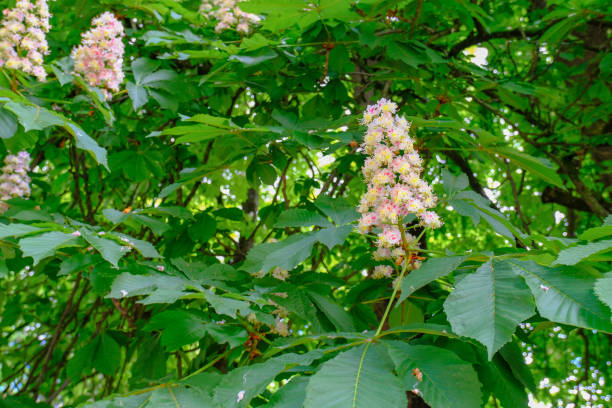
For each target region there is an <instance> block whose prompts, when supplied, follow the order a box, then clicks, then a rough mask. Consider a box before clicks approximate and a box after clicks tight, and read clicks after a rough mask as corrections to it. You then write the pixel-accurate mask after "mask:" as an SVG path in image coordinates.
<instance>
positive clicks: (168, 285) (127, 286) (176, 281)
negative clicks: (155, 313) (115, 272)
mask: <svg viewBox="0 0 612 408" xmlns="http://www.w3.org/2000/svg"><path fill="white" fill-rule="evenodd" d="M188 285H189V286H190V287H194V288H198V289H200V290H203V289H201V287H200V286H199V285H198V284H197V283H196V282H193V281H189V280H187V279H185V278H180V277H178V276H168V275H162V274H147V275H133V274H131V273H128V272H124V273H122V274H121V275H119V276H117V278H116V279H115V280H114V281H113V284H112V287H111V291H110V293H109V294H108V295H106V297H107V298H119V299H120V298H123V297H126V296H140V295H149V296H148V297H146V298H144V299H143V300H141V301H139V303H143V304H152V303H174V302H175V301H176V300H177V299H179V298H181V297H183V296H185V295H186V294H187V293H188V292H186V291H185V289H186V287H187V286H188Z"/></svg>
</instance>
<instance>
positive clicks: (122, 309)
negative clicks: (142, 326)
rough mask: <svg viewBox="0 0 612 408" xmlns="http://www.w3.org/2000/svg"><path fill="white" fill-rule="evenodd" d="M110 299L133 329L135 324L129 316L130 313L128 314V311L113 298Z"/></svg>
mask: <svg viewBox="0 0 612 408" xmlns="http://www.w3.org/2000/svg"><path fill="white" fill-rule="evenodd" d="M111 301H112V302H113V305H114V306H115V309H117V310H118V311H119V313H121V315H122V316H123V317H125V320H127V322H128V323H129V325H130V327H131V328H132V329H133V328H135V327H136V325H135V324H134V320H132V318H131V317H130V315H129V314H128V312H127V311H126V310H125V309H124V308H122V307H121V304H120V303H119V301H118V300H117V299H115V298H112V299H111Z"/></svg>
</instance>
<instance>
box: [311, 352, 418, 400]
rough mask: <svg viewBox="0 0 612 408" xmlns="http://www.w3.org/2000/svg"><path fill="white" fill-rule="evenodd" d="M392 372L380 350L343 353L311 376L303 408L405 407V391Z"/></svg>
mask: <svg viewBox="0 0 612 408" xmlns="http://www.w3.org/2000/svg"><path fill="white" fill-rule="evenodd" d="M392 370H393V365H392V363H391V361H389V358H388V357H387V356H386V355H385V351H384V349H382V348H380V347H379V346H373V347H368V345H365V346H361V347H356V348H353V349H351V350H348V351H345V352H342V353H340V354H338V355H337V356H336V357H334V358H333V359H331V360H329V361H327V362H325V363H324V364H323V365H322V366H321V368H320V369H319V371H318V372H317V373H316V374H315V375H313V376H312V378H311V379H310V382H309V383H308V386H307V387H306V400H305V401H304V408H372V407H405V406H406V404H407V400H406V394H405V387H404V386H402V384H401V381H400V379H399V378H397V377H396V376H395V375H394V374H393V372H392Z"/></svg>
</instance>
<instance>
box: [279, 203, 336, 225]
mask: <svg viewBox="0 0 612 408" xmlns="http://www.w3.org/2000/svg"><path fill="white" fill-rule="evenodd" d="M313 225H317V226H319V227H328V226H331V225H332V224H331V222H329V221H328V220H327V218H325V217H323V216H322V215H320V214H317V213H315V212H312V211H309V210H306V209H303V208H292V209H290V210H286V211H283V212H282V213H281V214H280V215H279V217H278V219H277V221H276V223H275V224H274V228H285V227H310V226H313Z"/></svg>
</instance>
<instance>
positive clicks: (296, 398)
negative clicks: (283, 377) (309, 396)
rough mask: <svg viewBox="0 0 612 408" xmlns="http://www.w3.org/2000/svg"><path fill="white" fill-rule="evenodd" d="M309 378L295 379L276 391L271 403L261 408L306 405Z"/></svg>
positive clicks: (290, 407)
mask: <svg viewBox="0 0 612 408" xmlns="http://www.w3.org/2000/svg"><path fill="white" fill-rule="evenodd" d="M309 380H310V379H309V378H308V377H301V376H300V377H293V378H292V379H291V381H289V383H288V384H285V385H283V386H282V387H281V388H280V390H278V391H276V392H275V393H274V394H273V395H272V397H270V401H269V402H268V403H267V404H265V405H263V406H262V407H261V408H295V407H301V406H303V405H304V400H305V399H306V387H307V386H308V381H309Z"/></svg>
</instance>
